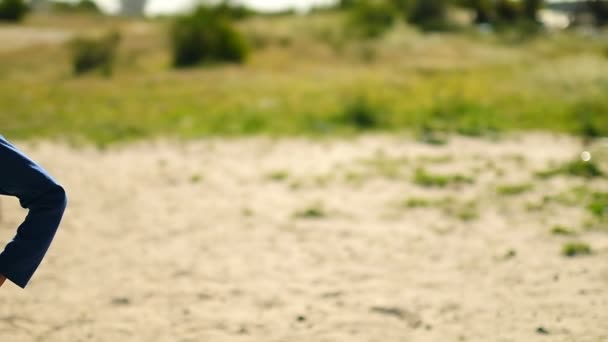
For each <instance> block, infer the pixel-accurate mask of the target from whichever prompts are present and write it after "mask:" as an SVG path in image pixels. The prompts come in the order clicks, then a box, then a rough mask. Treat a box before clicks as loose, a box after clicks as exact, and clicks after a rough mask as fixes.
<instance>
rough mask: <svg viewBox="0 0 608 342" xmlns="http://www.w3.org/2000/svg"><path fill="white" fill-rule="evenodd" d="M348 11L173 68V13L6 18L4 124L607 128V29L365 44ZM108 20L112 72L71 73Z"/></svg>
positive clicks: (270, 28)
mask: <svg viewBox="0 0 608 342" xmlns="http://www.w3.org/2000/svg"><path fill="white" fill-rule="evenodd" d="M343 21H344V18H343V17H342V16H341V15H340V14H317V15H314V16H309V17H304V16H286V17H276V18H266V17H257V18H251V19H248V20H246V21H243V22H240V23H239V27H240V29H241V30H242V32H244V33H245V34H246V35H247V37H248V38H249V41H250V42H251V45H252V47H253V53H252V55H251V56H250V58H249V60H248V61H247V63H246V64H245V65H242V66H236V65H215V66H205V67H200V68H196V69H189V70H180V71H175V70H172V69H171V68H170V52H169V49H168V41H167V28H168V22H167V21H164V20H156V21H152V20H151V21H128V20H124V19H113V18H102V17H86V16H84V17H79V16H67V17H44V16H38V17H36V16H34V17H30V18H29V19H28V20H27V21H26V22H25V24H23V25H21V26H6V25H4V26H0V77H1V78H2V82H0V127H2V131H3V134H5V135H6V136H8V137H11V138H19V139H28V138H34V137H36V138H53V139H66V140H69V141H72V142H81V141H91V142H95V143H97V144H107V143H111V142H116V141H125V140H132V139H139V138H146V137H152V136H158V135H162V136H175V137H179V138H196V137H203V136H217V135H220V136H233V135H242V134H264V135H272V136H275V135H278V136H284V135H311V134H312V135H328V134H330V135H334V134H338V135H343V134H347V135H348V134H352V133H357V132H361V131H369V130H381V131H399V132H401V131H406V132H411V133H414V134H416V135H417V136H421V137H424V138H425V139H426V138H428V137H429V136H431V137H430V138H429V139H430V140H431V141H436V140H437V141H438V139H436V136H437V134H436V133H437V132H439V133H442V132H457V133H460V134H465V135H473V136H478V135H487V134H494V133H497V132H498V133H499V132H503V131H512V130H549V131H556V132H567V133H575V134H579V133H584V132H591V133H594V134H601V135H606V134H608V97H606V96H605V94H607V93H608V55H607V54H608V51H607V50H608V37H607V36H606V34H592V35H589V34H587V35H584V34H581V33H576V32H562V33H544V34H540V35H537V36H534V37H522V36H519V35H517V34H514V33H503V34H481V33H479V32H476V31H474V30H473V29H471V31H465V32H459V33H452V34H450V33H444V34H430V35H424V34H421V33H419V32H417V31H416V30H414V29H413V28H411V27H407V26H405V25H403V24H400V25H398V26H397V27H396V28H395V29H393V30H392V31H391V32H389V34H388V35H386V36H385V37H384V38H382V39H381V40H377V41H355V40H350V39H348V38H345V37H344V35H343V33H342V28H343ZM19 30H21V31H19ZM110 30H118V31H120V32H121V34H122V37H123V39H122V42H121V46H120V51H119V55H118V57H117V66H116V69H115V71H114V74H113V76H112V77H103V76H99V75H89V76H85V77H78V78H77V77H74V76H72V74H71V69H70V68H71V65H70V55H69V50H68V48H67V47H66V40H67V39H68V38H69V37H73V36H76V35H82V34H102V33H104V32H107V31H110ZM6 32H12V35H11V34H6ZM15 32H17V33H15ZM19 32H21V34H19ZM24 32H25V33H27V34H24ZM53 32H54V33H56V34H55V35H54V36H53V35H52V34H51V33H53ZM3 33H4V34H3ZM41 35H42V36H43V38H44V37H47V39H41ZM53 37H54V38H53ZM55 38H56V39H55ZM14 40H17V41H18V42H19V44H14ZM28 41H31V43H29V44H28ZM439 140H440V139H439Z"/></svg>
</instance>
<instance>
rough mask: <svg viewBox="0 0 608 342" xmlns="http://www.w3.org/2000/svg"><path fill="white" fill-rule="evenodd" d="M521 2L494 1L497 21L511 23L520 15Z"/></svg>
mask: <svg viewBox="0 0 608 342" xmlns="http://www.w3.org/2000/svg"><path fill="white" fill-rule="evenodd" d="M521 13H522V8H521V4H520V3H519V2H518V1H515V0H498V1H497V2H496V17H497V19H498V20H499V21H502V22H508V23H512V22H515V21H517V20H519V18H520V17H521Z"/></svg>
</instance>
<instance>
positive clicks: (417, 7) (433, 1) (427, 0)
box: [408, 0, 449, 31]
mask: <svg viewBox="0 0 608 342" xmlns="http://www.w3.org/2000/svg"><path fill="white" fill-rule="evenodd" d="M408 21H409V22H410V23H411V24H413V25H416V26H418V27H419V28H421V29H422V30H424V31H442V30H445V29H446V28H447V27H448V26H449V25H448V21H447V5H446V0H416V1H415V2H414V3H413V6H412V9H411V12H410V13H409V15H408Z"/></svg>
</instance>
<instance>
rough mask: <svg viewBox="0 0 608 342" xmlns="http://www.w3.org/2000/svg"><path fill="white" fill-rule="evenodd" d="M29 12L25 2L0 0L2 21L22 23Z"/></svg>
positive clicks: (20, 0)
mask: <svg viewBox="0 0 608 342" xmlns="http://www.w3.org/2000/svg"><path fill="white" fill-rule="evenodd" d="M28 10H29V8H28V6H27V5H26V3H25V2H24V1H23V0H0V21H2V20H4V21H20V20H21V19H23V17H24V16H25V15H26V14H27V11H28Z"/></svg>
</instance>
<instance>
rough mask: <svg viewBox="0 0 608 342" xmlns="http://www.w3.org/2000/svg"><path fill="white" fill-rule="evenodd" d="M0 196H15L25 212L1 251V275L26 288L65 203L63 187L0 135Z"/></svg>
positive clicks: (42, 255) (59, 219) (52, 235)
mask: <svg viewBox="0 0 608 342" xmlns="http://www.w3.org/2000/svg"><path fill="white" fill-rule="evenodd" d="M0 195H6V196H14V197H17V198H18V199H19V203H20V204H21V206H22V207H23V208H25V209H28V214H27V216H26V217H25V220H24V221H23V223H22V224H21V225H20V226H19V227H18V228H17V234H16V235H15V237H14V238H13V239H12V240H11V241H10V242H9V243H8V245H6V248H5V249H4V251H3V252H2V253H0V274H2V275H3V276H5V277H6V278H7V279H8V280H10V281H12V282H13V283H15V284H16V285H17V286H19V287H21V288H25V286H26V285H27V283H28V282H29V281H30V279H31V278H32V276H33V275H34V272H36V269H37V268H38V266H39V265H40V262H42V259H43V258H44V255H45V254H46V252H47V250H48V249H49V246H50V245H51V242H52V241H53V238H54V237H55V232H56V231H57V228H58V227H59V223H60V222H61V218H62V216H63V213H64V211H65V208H66V205H67V197H66V194H65V190H64V189H63V188H62V187H61V186H60V185H59V184H58V183H57V182H56V181H55V180H54V179H53V178H52V177H51V176H50V175H49V174H48V173H47V172H46V171H45V170H44V169H43V168H42V167H40V166H39V165H38V164H36V163H35V162H34V161H32V160H31V159H29V158H28V157H27V156H26V155H25V154H23V153H22V152H21V151H19V150H18V149H17V148H16V147H15V146H13V145H11V144H10V143H9V142H8V141H6V140H5V139H4V137H2V136H1V135H0Z"/></svg>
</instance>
